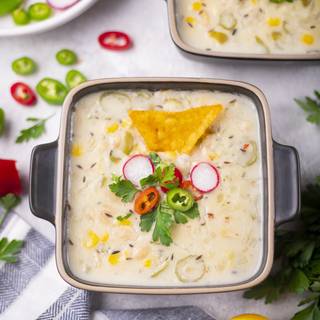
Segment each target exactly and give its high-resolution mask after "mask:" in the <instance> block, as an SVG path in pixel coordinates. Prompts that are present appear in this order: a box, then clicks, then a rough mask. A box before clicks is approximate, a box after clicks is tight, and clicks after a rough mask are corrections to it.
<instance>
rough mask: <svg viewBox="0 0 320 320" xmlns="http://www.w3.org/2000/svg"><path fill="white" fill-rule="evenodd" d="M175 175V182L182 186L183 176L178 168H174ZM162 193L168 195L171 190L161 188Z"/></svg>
mask: <svg viewBox="0 0 320 320" xmlns="http://www.w3.org/2000/svg"><path fill="white" fill-rule="evenodd" d="M174 175H175V180H178V181H177V182H179V186H180V184H181V182H182V180H183V176H182V173H181V171H180V170H179V169H178V168H174ZM161 191H162V192H164V193H166V192H168V191H169V189H168V188H166V187H161Z"/></svg>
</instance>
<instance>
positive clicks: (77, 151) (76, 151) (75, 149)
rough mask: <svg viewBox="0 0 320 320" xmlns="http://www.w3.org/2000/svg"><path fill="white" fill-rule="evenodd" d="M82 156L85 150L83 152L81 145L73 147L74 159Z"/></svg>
mask: <svg viewBox="0 0 320 320" xmlns="http://www.w3.org/2000/svg"><path fill="white" fill-rule="evenodd" d="M82 154H83V150H82V148H81V146H80V145H79V144H74V145H72V148H71V155H72V156H73V157H81V156H82Z"/></svg>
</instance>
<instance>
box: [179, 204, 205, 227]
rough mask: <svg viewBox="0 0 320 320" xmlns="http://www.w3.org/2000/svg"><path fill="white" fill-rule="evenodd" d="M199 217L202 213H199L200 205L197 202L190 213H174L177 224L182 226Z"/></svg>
mask: <svg viewBox="0 0 320 320" xmlns="http://www.w3.org/2000/svg"><path fill="white" fill-rule="evenodd" d="M199 216H200V212H199V208H198V204H197V203H196V202H195V203H194V204H193V206H192V207H191V208H190V209H189V210H188V211H185V212H181V211H177V210H176V211H175V212H174V219H175V221H176V223H177V224H180V223H181V224H185V223H187V222H188V220H189V219H188V218H190V219H195V218H197V217H199Z"/></svg>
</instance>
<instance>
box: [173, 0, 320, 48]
mask: <svg viewBox="0 0 320 320" xmlns="http://www.w3.org/2000/svg"><path fill="white" fill-rule="evenodd" d="M275 2H276V1H274V2H272V0H224V1H221V0H202V1H194V0H176V2H175V3H176V12H177V17H176V19H177V26H178V31H179V34H180V36H181V38H182V40H183V41H184V42H185V43H186V44H188V45H190V46H192V47H194V48H196V49H201V50H207V51H220V52H234V53H237V52H239V53H255V54H266V53H267V54H269V53H274V54H305V53H315V52H320V0H293V1H292V2H290V1H282V2H281V1H280V3H275Z"/></svg>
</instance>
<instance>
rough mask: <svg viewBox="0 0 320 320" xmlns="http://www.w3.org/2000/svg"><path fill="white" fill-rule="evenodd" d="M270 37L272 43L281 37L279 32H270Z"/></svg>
mask: <svg viewBox="0 0 320 320" xmlns="http://www.w3.org/2000/svg"><path fill="white" fill-rule="evenodd" d="M271 37H272V39H273V40H274V41H277V40H279V39H280V38H281V37H282V33H281V32H272V34H271Z"/></svg>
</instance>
